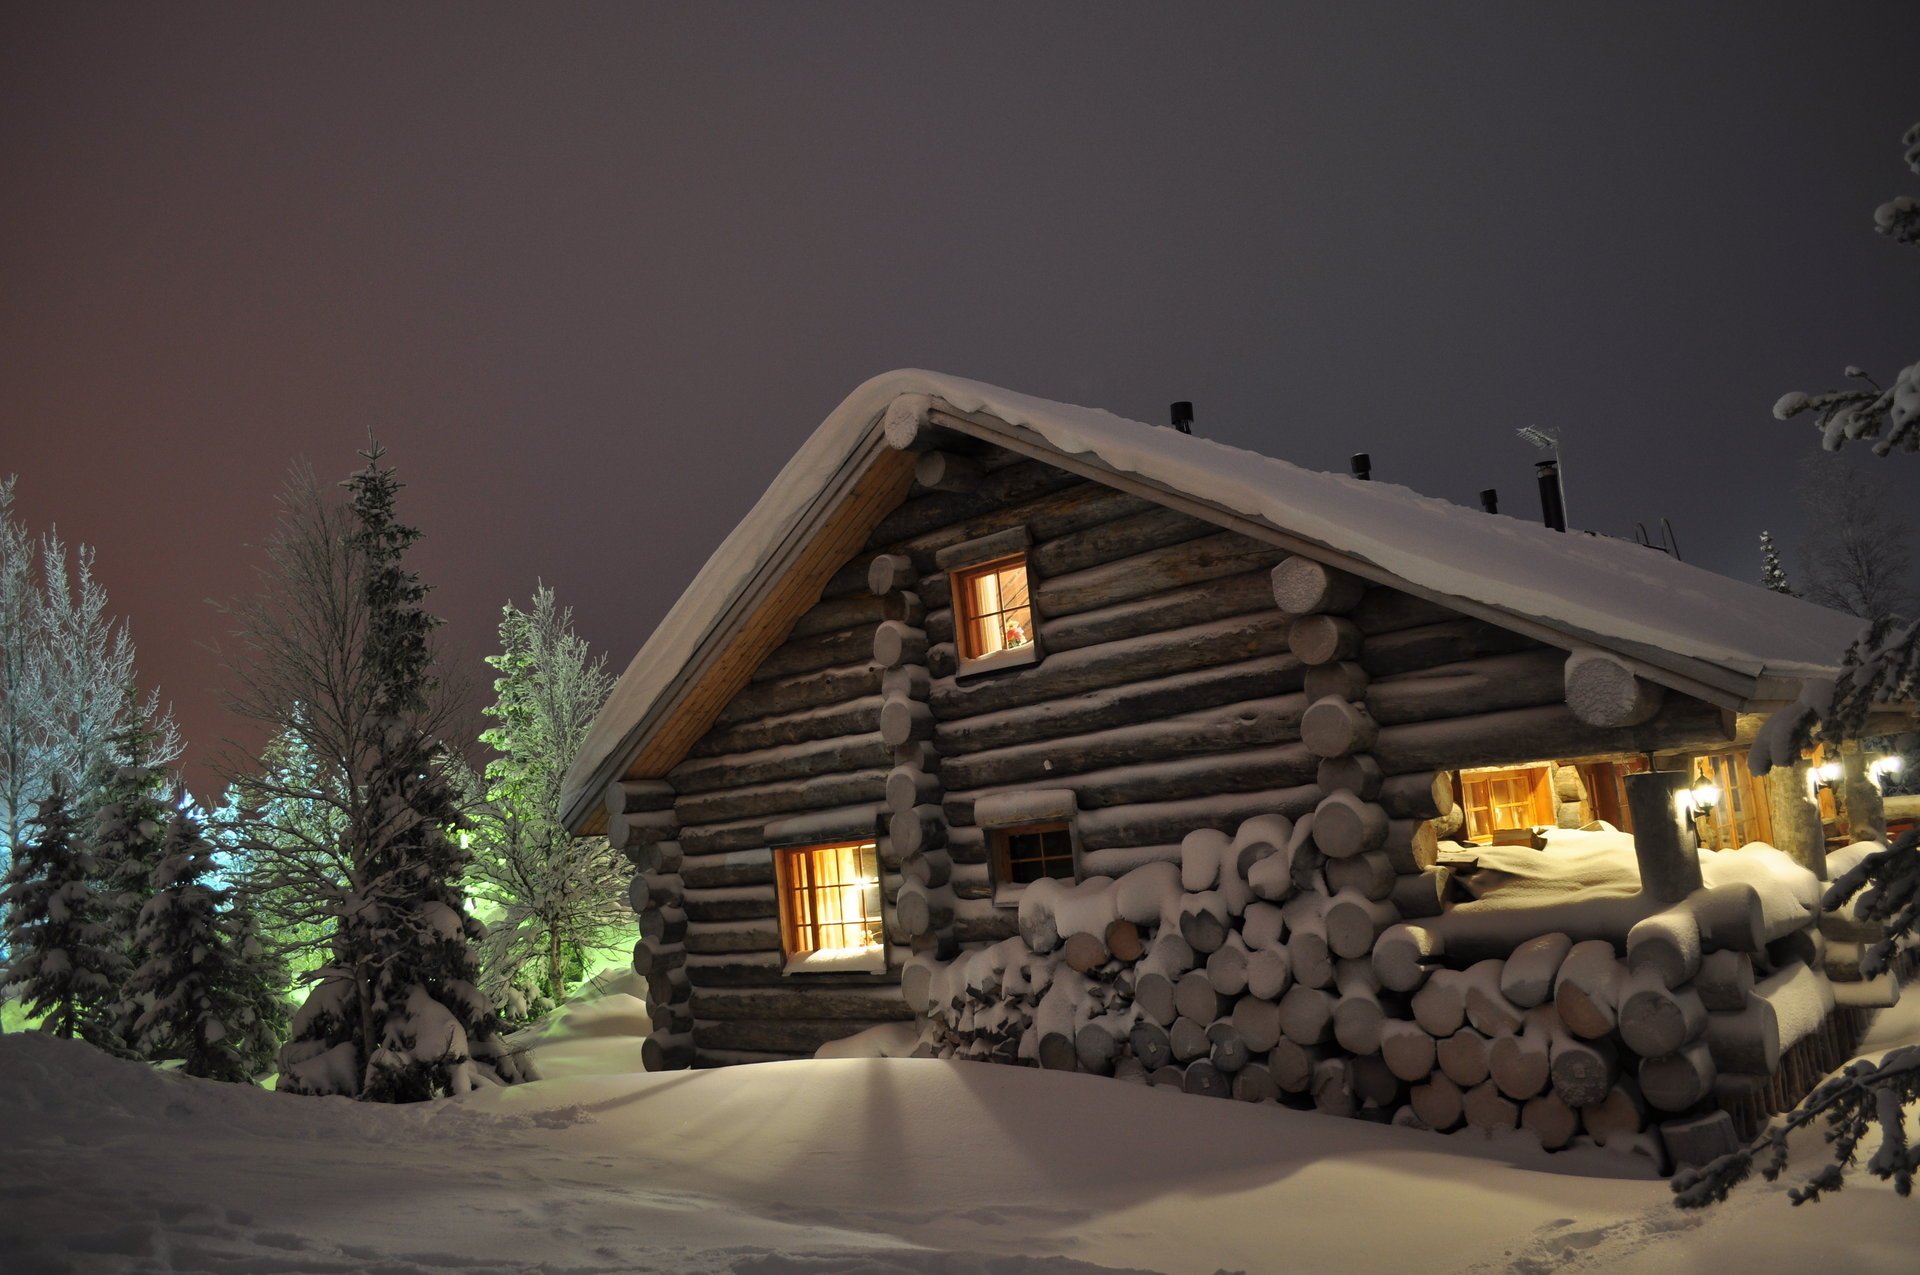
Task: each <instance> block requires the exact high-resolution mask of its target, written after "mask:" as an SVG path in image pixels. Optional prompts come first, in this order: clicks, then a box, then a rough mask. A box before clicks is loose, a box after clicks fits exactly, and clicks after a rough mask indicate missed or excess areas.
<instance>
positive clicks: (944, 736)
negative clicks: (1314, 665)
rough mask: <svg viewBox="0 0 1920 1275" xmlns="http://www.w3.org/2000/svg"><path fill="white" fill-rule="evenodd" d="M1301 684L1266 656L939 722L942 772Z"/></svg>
mask: <svg viewBox="0 0 1920 1275" xmlns="http://www.w3.org/2000/svg"><path fill="white" fill-rule="evenodd" d="M1075 654H1076V655H1078V653H1077V652H1076V653H1075ZM1067 658H1071V657H1067V656H1053V657H1050V659H1049V661H1048V662H1053V661H1057V660H1061V659H1067ZM1001 676H1004V675H1001ZM1299 684H1300V666H1299V664H1298V663H1297V662H1296V661H1295V660H1294V659H1293V657H1291V656H1287V655H1266V656H1260V657H1258V658H1255V659H1249V660H1241V661H1237V662H1233V663H1227V664H1220V665H1214V666H1210V667H1205V668H1200V669H1197V670H1194V671H1189V672H1180V673H1174V674H1170V675H1164V676H1151V677H1142V678H1140V679H1139V680H1133V681H1129V680H1126V679H1125V678H1124V677H1122V678H1121V679H1120V680H1119V681H1118V682H1116V683H1115V684H1113V685H1109V686H1106V687H1103V688H1099V689H1094V690H1090V691H1085V692H1071V691H1070V692H1068V693H1067V694H1066V695H1065V696H1064V697H1063V698H1057V699H1048V700H1043V701H1041V702H1038V703H1023V704H1020V705H1017V706H1014V707H1009V708H1003V709H1000V710H997V711H991V712H984V713H980V714H977V715H973V716H968V717H963V718H960V719H959V720H940V721H937V722H936V723H935V726H934V733H933V745H934V748H935V749H936V750H937V751H938V752H939V754H940V756H941V758H942V763H941V764H942V770H943V773H944V770H945V767H946V766H947V765H948V764H949V763H951V762H952V761H953V760H954V759H955V758H958V757H961V756H964V755H966V754H969V753H977V752H982V751H984V750H987V749H999V748H1017V747H1020V746H1022V745H1028V744H1035V743H1038V742H1040V741H1043V740H1051V739H1062V738H1065V737H1068V736H1075V735H1092V734H1094V733H1096V732H1099V731H1103V730H1110V729H1117V728H1120V727H1127V726H1135V725H1139V724H1140V723H1143V722H1156V721H1161V720H1164V719H1167V718H1170V717H1175V716H1181V715H1191V714H1197V713H1203V712H1207V711H1210V710H1213V709H1216V708H1220V707H1222V706H1226V705H1232V704H1238V703H1243V702H1247V701H1256V700H1263V699H1268V698H1271V697H1273V696H1275V695H1278V694H1282V693H1286V692H1289V691H1292V690H1295V689H1297V688H1298V687H1299ZM942 716H943V718H944V717H945V714H944V713H942Z"/></svg>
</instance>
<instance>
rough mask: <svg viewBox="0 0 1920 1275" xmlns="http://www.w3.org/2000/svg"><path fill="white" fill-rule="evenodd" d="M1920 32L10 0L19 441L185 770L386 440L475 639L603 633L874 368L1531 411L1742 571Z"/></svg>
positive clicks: (1433, 486)
mask: <svg viewBox="0 0 1920 1275" xmlns="http://www.w3.org/2000/svg"><path fill="white" fill-rule="evenodd" d="M1917 48H1920V6H1916V5H1912V4H1898V3H1888V4H1879V5H1872V4H1860V5H1847V6H1842V7H1825V8H1818V9H1816V8H1815V7H1813V6H1805V5H1796V6H1784V5H1772V4H1765V5H1762V4H1741V5H1727V6H1683V7H1681V8H1679V9H1677V10H1676V9H1673V8H1669V7H1665V6H1650V5H1649V6H1641V5H1636V6H1629V7H1623V6H1613V5H1609V6H1600V7H1597V8H1596V7H1590V8H1584V9H1579V8H1570V7H1566V6H1552V7H1522V6H1515V5H1500V6H1493V5H1481V6H1455V5H1447V6H1432V5H1384V4H1369V5H1365V6H1358V7H1345V6H1340V7H1334V6H1298V7H1295V6H1249V7H1245V8H1240V7H1230V6H1217V5H1216V6H1206V7H1204V8H1202V9H1198V10H1195V9H1192V8H1188V7H1181V6H1175V7H1171V8H1169V7H1167V6H1161V5H1147V6H1131V5H1129V6H1121V5H1113V4H1100V5H1086V6H1078V5H1074V6H1069V5H1049V6H1046V7H1044V8H1043V9H1039V10H1035V9H1034V8H1032V7H1029V6H1019V5H1013V6H967V7H966V9H965V11H964V13H955V12H950V11H948V10H947V9H946V8H945V7H944V6H912V7H902V6H894V5H854V4H835V5H805V6H797V5H771V4H754V5H720V4H702V5H699V6H680V5H673V6H667V5H658V6H656V5H570V6H565V7H558V8H556V7H545V6H542V7H526V6H496V5H482V6H474V5H469V4H425V3H412V4H408V5H405V6H390V5H384V4H382V5H352V4H329V5H325V6H312V7H294V6H279V5H276V6H253V5H230V6H229V5H190V4H174V5H166V6H133V5H126V6H100V5H68V4H13V5H9V6H7V7H6V9H5V10H4V12H0V174H4V178H3V179H0V218H3V219H4V227H5V234H4V235H0V351H4V374H3V375H0V438H3V439H4V446H0V473H4V472H16V473H18V474H19V476H20V485H21V508H22V511H23V512H24V514H25V516H26V519H27V520H28V522H29V524H30V525H31V526H32V527H33V528H34V529H36V530H38V529H42V528H44V527H45V526H47V525H48V524H50V523H57V524H58V527H59V529H60V531H61V532H62V533H63V534H64V535H66V536H67V537H69V538H70V539H76V540H84V541H86V542H88V543H90V544H93V545H95V546H97V548H98V553H99V572H100V574H101V576H102V577H103V578H104V580H105V582H106V584H107V587H108V590H109V593H110V596H111V597H112V599H113V602H114V604H115V607H116V609H117V610H119V611H120V612H122V613H124V614H125V615H127V616H129V617H130V618H131V620H132V622H133V626H134V634H135V638H136V640H137V642H138V644H139V649H140V655H141V672H142V676H143V678H144V679H145V680H146V681H147V682H148V683H150V684H151V683H158V684H159V686H160V687H161V690H162V693H163V695H164V696H165V697H167V698H168V699H170V700H171V701H172V702H173V703H174V705H175V707H176V710H177V712H178V714H179V717H180V719H181V722H182V725H183V727H184V729H185V731H186V734H187V737H188V739H189V741H190V742H191V745H192V748H191V751H190V753H189V757H188V761H189V777H190V779H191V780H192V782H193V784H194V786H195V787H196V789H198V790H200V792H201V793H202V795H203V796H209V795H211V789H212V783H213V781H212V776H211V771H210V770H209V764H210V762H211V761H212V759H213V755H214V754H215V753H216V752H217V751H218V749H219V744H220V741H221V740H222V739H223V738H224V737H228V736H231V735H234V734H235V733H236V729H237V728H236V726H235V724H234V723H233V722H232V721H230V720H229V719H228V718H227V716H226V715H225V713H224V712H223V710H222V709H221V701H220V696H219V694H218V691H217V687H218V686H219V684H220V683H221V680H222V670H221V667H220V664H219V661H218V660H217V659H216V658H215V657H214V656H213V655H212V654H211V653H209V652H208V651H207V650H206V649H205V646H204V644H206V643H208V642H210V641H212V640H214V639H215V638H217V637H218V636H219V633H220V621H219V617H218V616H216V615H215V614H214V613H213V611H212V610H211V609H210V608H209V607H208V606H207V604H206V602H205V599H207V598H210V597H226V596H231V595H232V594H234V593H236V592H239V591H242V590H245V589H247V588H248V587H249V586H250V581H251V578H252V572H253V571H254V568H255V566H256V564H257V563H258V562H259V561H260V556H259V551H258V548H257V546H258V545H259V543H260V542H261V540H262V539H263V538H264V536H265V535H266V533H267V532H268V530H269V529H270V527H271V525H272V520H273V508H274V497H275V493H276V491H277V489H278V486H279V483H280V481H281V478H282V476H283V475H284V473H285V471H286V468H287V465H288V462H289V461H290V460H291V459H292V458H294V457H296V456H305V457H306V458H308V459H309V460H311V461H312V462H313V464H314V465H315V467H316V468H317V469H318V470H319V471H320V472H321V473H322V474H323V475H327V476H334V475H344V474H345V473H347V472H348V471H349V470H350V469H352V468H353V467H354V466H355V464H356V461H355V458H354V456H353V451H354V448H355V447H356V446H358V445H360V444H361V442H362V441H363V440H364V438H365V436H366V432H367V430H368V428H369V427H372V428H373V429H375V430H377V431H378V433H379V434H380V435H381V437H382V438H383V440H384V441H385V442H386V443H387V445H388V447H389V449H390V455H391V459H392V460H393V461H394V462H395V463H397V464H398V465H399V467H400V470H401V474H402V477H403V479H405V480H406V481H407V482H408V484H409V488H408V491H407V493H406V495H405V496H404V498H403V506H402V511H403V513H404V515H405V516H406V517H407V518H408V519H410V520H411V521H413V522H415V523H417V524H418V525H420V526H421V527H422V528H423V529H424V530H425V532H426V536H427V538H426V540H425V541H424V542H423V544H422V545H421V546H420V548H419V549H418V550H417V552H416V555H415V562H416V564H417V566H418V567H419V569H420V570H421V572H422V573H423V574H424V575H425V577H426V579H427V580H428V581H429V582H431V583H432V584H433V585H434V586H435V588H436V592H435V594H434V604H435V606H436V608H437V609H438V610H439V612H440V613H441V614H443V615H444V616H445V617H446V618H447V619H448V621H449V623H450V637H451V638H452V641H453V643H454V645H455V646H456V648H458V649H459V650H460V651H462V652H463V653H464V656H465V658H467V659H469V660H477V658H478V656H479V655H480V654H483V653H485V652H486V651H489V650H491V649H492V647H493V632H492V629H493V624H494V620H495V618H496V615H497V612H498V608H499V605H500V604H501V603H502V602H503V601H505V600H506V599H508V598H515V599H521V600H524V599H525V598H526V596H527V595H528V594H529V593H530V592H531V590H532V588H533V586H534V583H535V581H536V580H545V581H546V582H548V583H550V584H552V585H554V586H555V587H556V588H557V589H558V591H559V594H560V597H561V600H562V601H563V602H565V603H568V604H571V605H572V606H573V607H574V608H575V610H576V613H577V619H578V622H579V627H580V629H581V631H582V632H583V633H584V634H585V635H586V636H587V637H588V638H589V639H590V640H592V641H593V642H594V643H595V644H596V645H598V646H601V647H604V648H606V649H608V650H609V651H610V652H611V653H612V656H613V661H614V664H615V665H616V667H620V666H624V664H625V662H626V660H627V659H628V658H629V656H631V654H632V653H633V651H634V650H635V649H636V648H637V647H638V646H639V644H640V643H641V641H643V640H644V638H645V637H646V635H647V633H648V632H649V630H650V629H651V627H652V625H653V624H654V623H655V622H656V621H657V620H658V619H659V617H660V616H661V615H662V614H663V613H664V612H665V610H666V609H667V607H668V606H669V605H671V603H672V602H673V600H674V599H675V598H676V597H677V596H678V593H679V591H680V589H681V588H682V587H683V586H684V584H685V583H686V582H687V580H688V579H689V578H690V577H691V576H692V574H693V573H694V572H695V570H697V568H698V567H699V565H700V563H701V562H702V561H703V560H704V559H705V557H706V555H707V554H708V553H709V552H710V551H711V550H712V548H713V547H714V546H715V545H716V544H717V543H718V541H719V540H720V538H721V537H722V536H723V535H724V534H725V533H726V531H727V530H728V529H729V528H730V527H731V526H732V525H733V523H734V522H735V521H736V520H737V519H738V518H739V516H740V515H741V514H742V513H744V512H745V510H746V509H747V508H748V507H749V506H750V505H751V503H752V502H753V500H754V499H755V498H756V497H757V496H758V494H759V493H760V491H761V490H762V489H763V487H764V486H765V484H766V482H767V481H768V480H769V479H770V478H771V477H772V475H773V474H774V472H775V471H776V470H777V469H778V468H779V466H780V465H781V464H782V463H783V462H784V461H785V460H786V459H787V457H788V456H789V455H790V454H791V453H792V451H793V450H794V449H795V448H796V447H797V446H798V445H799V443H800V441H801V440H802V439H803V438H804V437H805V436H806V434H807V433H808V432H809V431H810V430H811V429H812V428H813V427H814V425H816V424H817V423H818V422H819V420H820V419H821V418H822V417H823V416H824V415H825V414H826V413H827V412H828V411H829V410H830V409H831V408H832V407H833V406H834V405H835V404H836V403H837V402H838V401H839V400H840V399H841V397H843V396H844V395H845V394H846V393H847V392H848V391H849V390H851V389H852V388H853V387H854V386H855V385H857V384H858V383H860V382H861V381H862V380H864V379H866V378H867V377H868V376H870V375H872V374H873V373H875V372H878V371H882V370H884V369H887V368H891V367H897V366H923V367H931V368H936V369H940V370H943V371H950V372H954V373H957V374H960V375H964V376H969V377H974V378H978V379H981V380H986V381H991V382H994V383H997V384H1002V385H1006V386H1009V387H1011V388H1014V389H1018V390H1021V391H1024V392H1027V393H1031V394H1037V395H1041V396H1045V397H1051V398H1058V399H1064V400H1067V401H1070V402H1078V403H1088V404H1093V405H1097V406H1101V407H1106V408H1110V409H1112V410H1114V411H1117V412H1119V413H1121V414H1123V415H1128V416H1134V417H1138V418H1141V419H1145V420H1150V421H1162V420H1164V418H1165V413H1166V404H1167V403H1168V401H1169V400H1172V399H1177V398H1189V399H1193V400H1194V401H1195V402H1196V405H1197V414H1198V421H1197V429H1198V432H1201V433H1205V434H1209V435H1212V436H1214V437H1218V438H1221V439H1224V440H1226V441H1229V442H1233V443H1237V444H1241V445H1244V446H1249V447H1253V448H1257V449H1259V450H1261V451H1265V452H1268V453H1271V454H1273V455H1277V456H1281V457H1284V458H1286V459H1289V460H1293V461H1297V462H1300V463H1303V464H1306V465H1309V466H1313V467H1316V468H1323V469H1344V468H1345V464H1346V456H1347V454H1348V453H1350V452H1353V451H1359V450H1367V451H1370V452H1372V454H1373V457H1374V466H1375V478H1376V479H1378V480H1382V481H1394V482H1406V483H1408V484H1409V485H1412V486H1414V487H1416V488H1418V489H1420V490H1422V491H1424V492H1427V493H1430V494H1433V495H1439V496H1445V497H1448V498H1451V499H1454V500H1457V501H1461V502H1463V503H1469V504H1471V503H1473V501H1474V497H1475V493H1476V492H1477V491H1478V490H1479V489H1480V488H1482V487H1487V486H1497V487H1499V488H1500V490H1501V493H1502V497H1503V507H1504V508H1505V509H1506V510H1507V511H1509V512H1512V513H1516V514H1520V515H1522V516H1529V517H1531V516H1533V515H1534V514H1535V512H1536V510H1537V502H1536V499H1535V496H1534V493H1533V490H1532V478H1531V473H1532V471H1531V465H1530V463H1529V462H1530V461H1531V460H1532V459H1533V455H1534V454H1533V453H1532V452H1531V450H1530V449H1529V448H1528V447H1527V446H1526V445H1525V444H1524V443H1522V442H1520V441H1519V440H1518V439H1516V438H1515V436H1514V431H1515V429H1516V428H1518V427H1520V426H1523V425H1539V426H1544V427H1554V428H1559V429H1561V430H1563V431H1564V433H1565V436H1566V442H1567V447H1566V469H1567V490H1568V506H1569V512H1570V515H1571V518H1572V520H1573V522H1574V523H1575V525H1576V526H1581V527H1585V528H1589V529H1595V530H1600V531H1606V532H1612V533H1617V534H1631V531H1632V528H1633V524H1634V523H1635V522H1636V521H1640V522H1645V523H1647V524H1649V525H1656V524H1657V522H1658V519H1659V518H1660V517H1661V516H1662V515H1666V516H1668V517H1670V518H1671V519H1672V520H1673V522H1674V523H1675V525H1676V526H1677V528H1678V532H1679V539H1680V544H1681V548H1682V550H1683V551H1684V553H1685V555H1686V557H1687V559H1688V560H1689V561H1692V562H1697V563H1700V564H1702V565H1705V566H1708V567H1711V568H1714V569H1717V570H1721V571H1725V572H1727V573H1729V574H1734V575H1739V576H1742V577H1745V578H1753V577H1755V576H1756V574H1757V572H1758V569H1759V556H1758V551H1757V547H1756V537H1757V535H1758V533H1759V531H1760V530H1761V528H1762V527H1769V528H1771V529H1772V530H1773V531H1774V532H1775V534H1776V535H1778V536H1780V537H1781V538H1782V539H1783V541H1784V542H1785V543H1786V545H1787V547H1788V549H1789V552H1791V550H1792V548H1793V545H1794V542H1795V540H1796V538H1797V535H1798V532H1799V530H1800V526H1801V523H1802V518H1801V515H1800V513H1799V511H1798V509H1797V508H1796V507H1795V504H1794V498H1793V489H1794V485H1795V480H1796V473H1795V468H1794V467H1795V466H1796V464H1797V463H1798V462H1799V460H1800V459H1801V458H1803V457H1805V456H1808V455H1810V454H1812V453H1813V451H1814V450H1815V444H1814V438H1813V435H1812V432H1811V431H1810V430H1809V429H1808V428H1806V427H1805V426H1804V425H1803V424H1801V423H1799V422H1795V423H1793V424H1790V425H1783V424H1778V423H1775V422H1773V421H1772V419H1771V418H1770V416H1769V415H1768V409H1769V407H1770V406H1771V404H1772V403H1773V401H1774V399H1775V398H1776V397H1778V396H1779V395H1780V394H1781V393H1782V392H1784V391H1786V390H1790V389H1805V390H1817V389H1823V388H1829V387H1832V386H1834V385H1835V384H1837V383H1838V381H1839V374H1840V371H1841V369H1842V368H1843V367H1844V366H1845V365H1847V364H1848V363H1858V364H1860V365H1862V366H1864V367H1866V368H1867V369H1868V370H1869V371H1871V372H1874V373H1875V374H1877V375H1879V376H1880V377H1881V378H1882V379H1883V380H1884V379H1885V378H1886V377H1890V376H1891V375H1892V374H1893V373H1894V372H1895V371H1896V370H1897V369H1898V368H1899V367H1900V366H1901V365H1902V364H1903V363H1906V362H1910V361H1912V360H1913V359H1914V358H1915V357H1916V356H1920V348H1916V340H1917V339H1920V328H1916V326H1915V322H1914V320H1915V317H1916V315H1920V273H1916V271H1915V261H1914V260H1913V253H1912V251H1911V250H1910V249H1907V250H1903V249H1901V248H1899V247H1897V246H1896V245H1894V244H1893V243H1891V242H1890V241H1888V240H1886V239H1883V238H1881V237H1879V236H1877V235H1875V234H1874V233H1873V231H1872V228H1871V220H1870V218H1871V213H1872V210H1873V208H1874V206H1875V205H1876V204H1878V203H1880V202H1882V201H1883V200H1885V199H1888V198H1890V197H1892V196H1893V195H1895V194H1900V193H1920V183H1916V181H1915V179H1914V177H1913V176H1912V174H1910V173H1908V172H1907V171H1906V170H1905V168H1904V167H1903V166H1902V164H1901V162H1900V146H1899V138H1900V134H1901V132H1902V130H1904V129H1905V128H1906V126H1907V125H1909V124H1911V123H1913V122H1914V120H1915V119H1916V118H1920V101H1917V100H1916V98H1915V96H1914V93H1913V74H1912V67H1913V52H1914V50H1915V49H1917ZM1843 463H1855V464H1862V465H1871V464H1873V463H1874V462H1872V461H1871V460H1870V458H1867V457H1865V456H1864V454H1862V455H1861V456H1859V457H1852V458H1849V460H1848V461H1847V462H1843ZM1916 465H1920V461H1916V460H1914V459H1913V458H1907V457H1901V458H1896V459H1894V460H1891V461H1887V462H1881V463H1880V464H1879V469H1880V471H1882V472H1884V473H1886V474H1887V476H1888V477H1889V478H1893V479H1897V480H1899V481H1901V482H1909V483H1910V482H1912V481H1913V480H1914V478H1915V477H1916V476H1920V470H1917V469H1916V468H1915V466H1916ZM1789 565H1790V566H1791V559H1790V561H1789Z"/></svg>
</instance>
